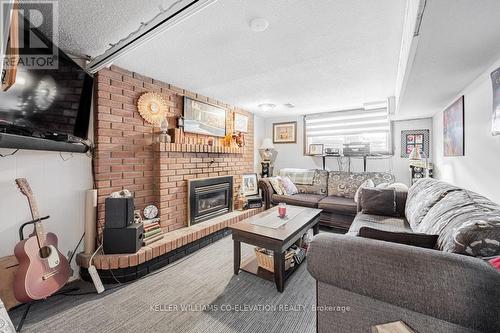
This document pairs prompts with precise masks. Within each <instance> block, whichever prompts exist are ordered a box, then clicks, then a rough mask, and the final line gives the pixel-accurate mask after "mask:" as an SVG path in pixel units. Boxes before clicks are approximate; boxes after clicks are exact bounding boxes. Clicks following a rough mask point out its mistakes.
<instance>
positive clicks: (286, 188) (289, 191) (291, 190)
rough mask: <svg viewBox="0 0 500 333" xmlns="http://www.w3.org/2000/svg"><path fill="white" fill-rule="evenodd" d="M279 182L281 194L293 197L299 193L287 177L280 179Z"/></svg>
mask: <svg viewBox="0 0 500 333" xmlns="http://www.w3.org/2000/svg"><path fill="white" fill-rule="evenodd" d="M279 182H280V185H281V187H282V188H283V194H285V195H294V194H297V193H299V191H298V190H297V187H296V186H295V184H294V183H293V182H292V180H291V179H290V177H288V176H285V177H280V179H279Z"/></svg>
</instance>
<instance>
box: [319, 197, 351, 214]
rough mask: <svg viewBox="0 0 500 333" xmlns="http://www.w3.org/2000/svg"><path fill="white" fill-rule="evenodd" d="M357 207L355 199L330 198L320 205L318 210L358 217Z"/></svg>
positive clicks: (322, 200) (326, 198)
mask: <svg viewBox="0 0 500 333" xmlns="http://www.w3.org/2000/svg"><path fill="white" fill-rule="evenodd" d="M356 207H357V205H356V203H355V202H354V199H350V198H343V197H334V196H328V197H325V198H323V199H321V201H320V202H319V203H318V208H321V209H323V210H325V211H327V212H335V213H338V214H344V215H351V216H354V215H356V212H357V209H356Z"/></svg>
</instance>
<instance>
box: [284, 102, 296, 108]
mask: <svg viewBox="0 0 500 333" xmlns="http://www.w3.org/2000/svg"><path fill="white" fill-rule="evenodd" d="M283 105H284V106H286V107H287V108H289V109H293V108H294V107H295V105H293V104H292V103H286V104H283Z"/></svg>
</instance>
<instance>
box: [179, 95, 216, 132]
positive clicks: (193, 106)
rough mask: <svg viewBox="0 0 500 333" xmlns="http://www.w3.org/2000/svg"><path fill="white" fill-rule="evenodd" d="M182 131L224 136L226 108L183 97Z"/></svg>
mask: <svg viewBox="0 0 500 333" xmlns="http://www.w3.org/2000/svg"><path fill="white" fill-rule="evenodd" d="M184 132H186V133H197V134H205V135H211V136H221V137H222V136H225V135H226V110H225V109H222V108H220V107H217V106H215V105H211V104H208V103H205V102H200V101H196V100H194V99H191V98H189V97H184Z"/></svg>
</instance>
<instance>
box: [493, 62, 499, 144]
mask: <svg viewBox="0 0 500 333" xmlns="http://www.w3.org/2000/svg"><path fill="white" fill-rule="evenodd" d="M491 83H492V85H493V114H492V115H491V134H492V135H499V134H500V68H498V69H497V70H495V71H494V72H493V73H491Z"/></svg>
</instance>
